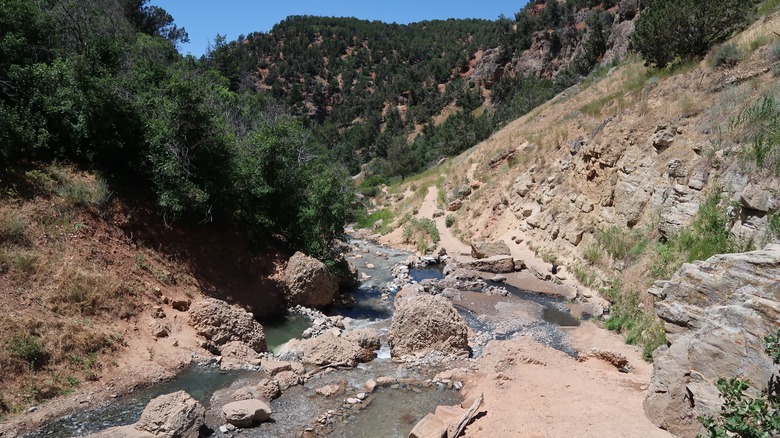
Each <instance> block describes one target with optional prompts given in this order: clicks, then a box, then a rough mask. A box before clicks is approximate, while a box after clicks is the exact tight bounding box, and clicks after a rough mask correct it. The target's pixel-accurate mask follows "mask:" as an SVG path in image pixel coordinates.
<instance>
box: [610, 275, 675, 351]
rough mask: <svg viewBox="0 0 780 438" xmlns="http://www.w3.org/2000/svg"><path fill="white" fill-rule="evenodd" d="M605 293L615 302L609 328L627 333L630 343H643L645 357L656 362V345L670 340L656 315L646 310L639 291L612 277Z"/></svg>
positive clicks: (658, 345) (611, 301)
mask: <svg viewBox="0 0 780 438" xmlns="http://www.w3.org/2000/svg"><path fill="white" fill-rule="evenodd" d="M601 293H602V295H603V296H604V297H606V298H607V299H608V300H609V301H610V303H612V305H611V306H610V308H609V317H608V318H607V319H606V321H605V323H604V326H605V328H606V329H607V330H611V331H614V332H617V333H621V334H623V335H625V338H626V343H627V344H630V345H639V346H641V347H642V356H643V357H644V359H645V360H646V361H648V362H650V361H652V360H653V352H654V351H655V350H656V348H658V347H660V346H661V345H663V344H665V343H666V332H665V331H664V329H663V325H662V324H661V323H660V322H659V321H658V320H657V318H656V317H655V315H654V314H652V313H649V312H646V311H645V310H644V309H642V307H641V306H640V300H639V293H637V292H636V291H634V290H629V291H624V290H623V289H622V285H621V284H620V282H619V281H618V280H612V281H611V282H610V284H609V286H608V287H606V288H605V289H603V290H602V291H601Z"/></svg>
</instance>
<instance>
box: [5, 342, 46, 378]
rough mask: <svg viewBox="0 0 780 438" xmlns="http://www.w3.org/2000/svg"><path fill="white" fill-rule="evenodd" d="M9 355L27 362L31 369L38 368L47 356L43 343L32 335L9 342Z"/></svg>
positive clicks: (43, 363)
mask: <svg viewBox="0 0 780 438" xmlns="http://www.w3.org/2000/svg"><path fill="white" fill-rule="evenodd" d="M11 356H13V357H15V358H17V359H19V360H21V361H23V362H25V363H27V364H28V365H29V366H30V368H31V369H33V370H38V369H40V368H41V367H42V366H43V365H45V364H46V360H47V358H48V355H47V354H46V350H45V349H44V348H43V343H42V342H41V340H40V339H38V338H36V337H34V336H24V337H18V338H16V339H14V341H13V342H12V343H11Z"/></svg>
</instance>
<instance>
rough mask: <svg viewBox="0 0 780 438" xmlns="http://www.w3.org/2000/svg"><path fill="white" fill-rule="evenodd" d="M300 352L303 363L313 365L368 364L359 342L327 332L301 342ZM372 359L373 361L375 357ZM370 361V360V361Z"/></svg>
mask: <svg viewBox="0 0 780 438" xmlns="http://www.w3.org/2000/svg"><path fill="white" fill-rule="evenodd" d="M299 351H300V352H301V355H302V356H303V357H302V361H303V362H304V363H309V364H312V365H330V364H339V363H340V364H345V365H348V366H355V365H357V364H358V363H359V362H366V360H365V359H367V354H366V351H365V349H364V348H362V347H361V346H360V345H359V344H358V342H356V341H352V340H349V339H346V338H344V337H341V336H338V335H336V334H334V333H332V332H325V333H323V334H321V335H320V336H317V337H315V338H311V339H307V340H305V341H303V342H301V345H300V348H299ZM370 359H373V355H372V356H371V358H370ZM370 359H369V360H370Z"/></svg>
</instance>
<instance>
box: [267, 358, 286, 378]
mask: <svg viewBox="0 0 780 438" xmlns="http://www.w3.org/2000/svg"><path fill="white" fill-rule="evenodd" d="M260 366H261V367H262V368H263V370H265V372H267V373H268V374H270V375H272V376H275V375H277V374H279V373H281V372H282V371H292V363H290V362H285V361H281V360H276V359H263V360H262V361H260Z"/></svg>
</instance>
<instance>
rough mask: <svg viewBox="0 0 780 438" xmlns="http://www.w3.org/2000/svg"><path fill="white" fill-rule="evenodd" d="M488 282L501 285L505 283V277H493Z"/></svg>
mask: <svg viewBox="0 0 780 438" xmlns="http://www.w3.org/2000/svg"><path fill="white" fill-rule="evenodd" d="M490 281H492V282H494V283H503V282H505V281H506V277H505V276H503V275H494V276H493V277H491V278H490Z"/></svg>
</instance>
